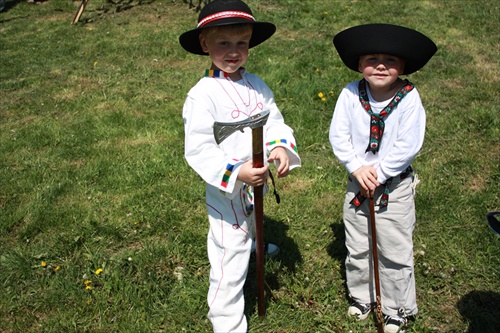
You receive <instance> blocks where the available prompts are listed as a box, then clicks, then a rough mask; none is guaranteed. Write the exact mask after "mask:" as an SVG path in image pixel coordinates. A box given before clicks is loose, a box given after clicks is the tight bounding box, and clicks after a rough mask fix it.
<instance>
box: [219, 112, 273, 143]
mask: <svg viewBox="0 0 500 333" xmlns="http://www.w3.org/2000/svg"><path fill="white" fill-rule="evenodd" d="M269 114H270V112H269V111H263V112H261V113H257V114H256V115H253V116H251V117H249V118H248V119H245V120H242V121H236V122H233V123H221V122H218V121H216V122H214V126H213V127H214V137H215V142H217V144H220V143H221V142H222V141H224V140H226V139H227V138H228V137H229V136H230V135H231V134H233V133H234V132H236V131H241V132H243V130H244V129H245V128H246V127H250V128H251V129H254V128H259V127H263V126H264V125H265V124H266V123H267V118H269Z"/></svg>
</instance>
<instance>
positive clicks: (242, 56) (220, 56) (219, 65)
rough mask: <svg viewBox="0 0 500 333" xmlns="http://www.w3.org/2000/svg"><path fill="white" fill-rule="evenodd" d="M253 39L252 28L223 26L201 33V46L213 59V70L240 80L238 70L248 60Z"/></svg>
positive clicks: (249, 26)
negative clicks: (249, 47) (251, 39)
mask: <svg viewBox="0 0 500 333" xmlns="http://www.w3.org/2000/svg"><path fill="white" fill-rule="evenodd" d="M251 37H252V26H251V25H248V26H246V27H238V28H237V29H235V27H234V26H222V27H217V28H216V29H213V30H211V31H210V30H208V31H202V32H201V33H200V44H201V48H202V49H203V51H204V52H207V53H208V54H209V55H210V58H211V59H212V68H211V69H219V70H222V71H224V72H226V73H228V74H229V77H231V78H232V79H240V78H241V77H240V75H239V72H238V69H239V68H240V67H241V66H243V64H244V63H245V62H246V60H247V58H248V46H249V43H250V38H251ZM231 74H233V75H231Z"/></svg>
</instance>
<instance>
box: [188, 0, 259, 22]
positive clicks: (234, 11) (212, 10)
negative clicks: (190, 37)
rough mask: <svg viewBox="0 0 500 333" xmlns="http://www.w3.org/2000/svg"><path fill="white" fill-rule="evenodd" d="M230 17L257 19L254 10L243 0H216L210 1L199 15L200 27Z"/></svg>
mask: <svg viewBox="0 0 500 333" xmlns="http://www.w3.org/2000/svg"><path fill="white" fill-rule="evenodd" d="M228 17H240V18H247V19H248V20H250V21H255V18H254V17H253V13H252V10H251V9H250V7H248V5H247V4H246V3H244V2H243V1H241V0H216V1H212V2H209V3H208V4H207V5H206V6H205V7H203V9H202V10H201V12H200V15H198V28H201V27H203V26H204V25H205V24H208V23H209V22H213V21H217V20H218V19H224V18H228Z"/></svg>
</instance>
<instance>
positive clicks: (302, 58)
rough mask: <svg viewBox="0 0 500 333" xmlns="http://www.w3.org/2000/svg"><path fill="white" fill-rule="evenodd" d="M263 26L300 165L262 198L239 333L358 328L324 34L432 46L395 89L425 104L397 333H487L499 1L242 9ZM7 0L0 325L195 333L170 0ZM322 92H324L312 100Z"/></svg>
mask: <svg viewBox="0 0 500 333" xmlns="http://www.w3.org/2000/svg"><path fill="white" fill-rule="evenodd" d="M247 3H248V4H249V5H250V7H251V8H252V10H253V11H254V14H255V16H256V18H257V19H258V20H264V21H266V20H267V21H271V22H274V23H275V24H276V25H277V27H278V30H277V32H276V34H275V36H273V37H272V38H271V39H270V40H269V41H266V42H265V43H264V44H262V45H260V46H258V47H256V48H255V49H252V50H251V52H250V57H249V60H248V61H247V64H246V67H247V68H248V69H249V71H251V72H252V73H255V74H258V75H259V76H260V77H262V78H263V79H264V81H265V82H266V83H267V84H268V85H269V86H270V88H271V89H272V90H273V91H274V94H275V98H276V101H277V103H278V106H279V107H280V109H281V111H282V113H283V115H284V117H285V119H286V122H287V123H288V124H289V125H290V126H291V127H292V128H293V129H294V130H295V135H296V138H297V141H298V149H299V153H300V155H301V158H302V161H303V166H302V168H300V169H296V170H294V171H293V172H292V173H291V175H290V176H289V177H287V178H285V179H283V180H281V179H280V180H279V181H278V183H277V186H278V190H279V192H280V195H281V199H282V200H281V201H282V202H281V204H280V205H277V204H276V203H275V202H274V201H273V198H272V196H269V197H267V198H266V201H265V218H266V224H265V235H266V236H265V237H266V241H270V242H273V243H276V244H278V245H279V246H280V247H281V253H280V255H279V256H278V257H277V258H276V259H275V260H271V261H268V262H267V263H266V282H267V284H268V285H269V287H270V288H271V290H272V294H271V293H268V298H267V304H266V307H267V316H266V318H265V319H264V320H262V321H260V320H259V319H258V316H257V309H256V297H255V285H256V283H255V269H254V268H253V266H252V267H251V270H250V273H249V277H248V280H247V285H246V288H245V296H246V313H247V315H248V318H249V328H250V331H251V332H266V333H267V332H283V333H284V332H336V333H337V332H339V333H340V332H354V333H356V332H373V331H375V329H376V322H375V318H374V317H372V316H371V317H369V320H367V321H363V322H356V321H353V320H350V319H349V318H347V315H346V312H347V307H348V305H349V301H348V299H347V296H346V289H345V270H344V258H345V255H346V249H345V246H344V239H345V237H344V227H343V224H342V203H343V199H344V191H345V183H346V176H347V174H346V171H345V170H344V168H343V167H342V166H341V165H340V164H339V163H338V162H337V160H336V158H335V156H334V155H333V152H332V149H331V147H330V144H329V142H328V130H329V125H330V121H331V117H332V114H333V109H334V107H335V102H336V99H337V97H338V94H339V93H340V91H341V90H342V88H343V87H344V86H345V85H346V84H347V83H349V82H351V81H353V80H356V79H358V78H359V75H358V74H356V73H354V72H352V71H350V70H349V69H347V68H346V67H345V66H344V65H343V64H342V62H341V60H340V58H339V56H338V54H337V52H336V51H335V49H334V47H333V43H332V38H333V36H334V35H335V34H336V33H337V32H339V31H341V30H343V29H345V28H347V27H350V26H353V25H358V24H362V23H379V22H381V23H392V24H399V25H404V26H407V27H410V28H414V29H417V30H419V31H421V32H423V33H424V34H426V35H427V36H429V37H431V38H432V39H433V40H434V41H435V42H436V44H437V45H438V48H439V50H438V52H437V54H436V55H435V56H434V57H433V58H432V59H431V61H430V62H429V63H428V64H427V65H426V66H425V67H424V69H422V70H421V71H419V72H417V73H415V74H412V75H411V76H409V77H408V78H409V79H410V80H411V81H412V82H413V83H414V84H415V86H416V87H417V89H418V90H419V92H420V95H421V97H422V101H423V103H424V106H425V108H426V111H427V133H426V139H425V143H424V147H423V148H422V151H421V153H420V154H419V156H418V157H417V159H416V161H415V163H414V166H415V168H416V169H417V171H418V174H419V178H420V180H421V183H420V184H419V186H418V187H417V197H416V207H417V229H416V231H415V236H414V242H415V263H416V266H415V267H416V280H417V301H418V304H419V315H418V316H417V320H416V321H415V322H414V323H412V325H411V326H410V328H409V330H408V332H444V333H451V332H455V333H459V332H470V333H474V332H481V333H493V332H499V331H500V316H499V314H500V259H499V253H500V237H499V236H498V235H496V234H494V233H493V232H492V231H491V230H490V229H489V227H488V225H487V222H486V214H487V213H488V212H490V211H498V210H500V200H499V190H498V184H499V182H500V167H499V166H500V120H499V115H500V112H499V111H500V89H499V88H500V62H499V60H498V59H499V55H500V41H499V38H498V32H499V31H500V4H499V3H498V1H496V0H481V1H479V0H470V1H459V0H456V1H455V0H447V1H437V0H417V1H403V0H401V1H398V0H392V1H390V0H380V1H370V0H349V1H348V0H335V1H332V0H311V1H298V0H273V1H270V0H248V1H247ZM78 4H79V2H72V1H69V0H49V1H46V2H43V3H42V4H40V5H36V4H32V3H26V2H25V1H24V0H6V8H5V9H4V10H3V11H2V12H0V55H1V56H0V281H1V282H0V286H1V287H0V288H1V289H0V332H2V333H10V332H207V331H210V330H211V324H210V323H209V322H208V320H207V319H206V313H207V311H208V307H207V304H206V293H207V290H208V275H209V263H208V259H207V256H206V246H205V244H206V233H207V230H208V223H207V217H206V210H205V201H204V187H205V185H204V183H203V181H202V180H201V178H199V177H198V176H197V175H196V174H195V173H194V171H192V170H191V169H190V168H189V166H188V165H187V163H186V161H185V160H184V157H183V154H184V146H183V145H184V143H183V141H184V140H183V139H184V137H183V135H184V130H183V121H182V116H181V112H182V105H183V103H184V99H185V97H186V94H187V92H188V90H189V89H190V88H191V87H192V86H193V85H194V84H195V83H196V82H197V81H198V79H199V78H200V77H201V76H202V75H203V73H204V69H205V68H206V67H208V66H209V62H208V58H205V57H200V56H195V55H191V54H188V53H187V52H185V51H184V50H183V49H182V48H181V47H180V45H179V43H178V37H179V35H180V34H181V33H182V32H184V31H186V30H188V29H192V28H194V27H195V25H196V20H197V16H198V13H197V12H196V11H195V10H194V9H190V8H189V6H188V4H186V3H185V2H184V1H180V0H177V1H175V0H107V1H105V0H90V1H89V4H88V6H87V8H86V9H85V11H84V12H83V15H82V17H81V19H80V21H79V22H78V23H77V24H75V25H71V24H70V23H71V21H72V19H73V17H74V15H75V12H76V8H77V5H78ZM320 92H321V93H323V95H324V96H325V97H326V99H325V98H324V99H323V100H322V99H321V98H320V97H319V96H318V94H319V93H320Z"/></svg>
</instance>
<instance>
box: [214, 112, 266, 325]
mask: <svg viewBox="0 0 500 333" xmlns="http://www.w3.org/2000/svg"><path fill="white" fill-rule="evenodd" d="M267 118H269V111H264V112H261V113H258V114H256V115H254V116H252V117H250V118H248V119H247V120H243V121H238V122H234V123H220V122H215V123H214V137H215V142H217V144H219V143H221V142H222V141H224V140H225V139H226V138H227V137H228V136H230V135H231V134H233V133H234V132H235V131H237V130H239V131H241V132H243V129H245V128H246V127H250V128H251V129H252V166H253V167H254V168H262V167H263V166H264V138H263V127H264V125H265V124H266V122H267ZM263 190H264V185H261V186H255V187H254V214H255V224H256V226H255V247H256V248H255V254H256V265H257V309H258V314H259V318H260V319H263V318H264V316H265V315H266V309H265V300H264V191H263Z"/></svg>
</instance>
